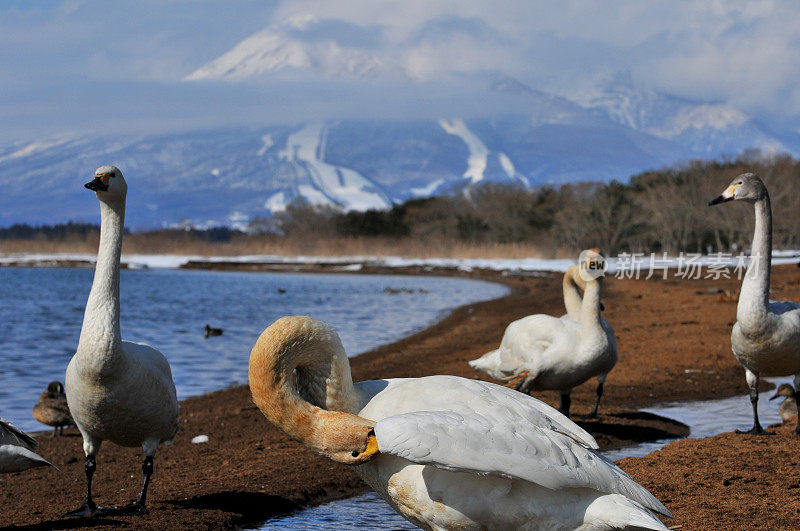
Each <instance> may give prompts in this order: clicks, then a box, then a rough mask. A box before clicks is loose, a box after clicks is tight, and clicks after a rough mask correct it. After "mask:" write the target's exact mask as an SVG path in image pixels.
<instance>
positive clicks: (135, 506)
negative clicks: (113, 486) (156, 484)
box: [103, 455, 153, 516]
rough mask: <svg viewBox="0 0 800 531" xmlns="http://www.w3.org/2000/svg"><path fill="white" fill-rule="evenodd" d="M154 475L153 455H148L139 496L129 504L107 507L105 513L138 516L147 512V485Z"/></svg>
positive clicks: (145, 460)
mask: <svg viewBox="0 0 800 531" xmlns="http://www.w3.org/2000/svg"><path fill="white" fill-rule="evenodd" d="M152 475H153V456H152V455H148V456H146V457H145V458H144V462H143V463H142V490H141V492H140V493H139V498H138V499H137V500H136V501H135V502H133V503H131V504H128V505H122V506H119V507H114V508H113V509H107V510H106V511H104V513H103V514H125V515H131V516H138V515H141V514H146V513H147V507H145V502H146V501H147V487H148V485H150V476H152Z"/></svg>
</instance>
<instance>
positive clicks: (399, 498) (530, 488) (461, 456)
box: [249, 317, 669, 529]
mask: <svg viewBox="0 0 800 531" xmlns="http://www.w3.org/2000/svg"><path fill="white" fill-rule="evenodd" d="M249 380H250V390H251V392H252V393H253V400H254V401H255V403H256V405H257V406H258V408H259V409H260V410H261V411H262V412H263V413H264V415H265V416H266V417H267V418H268V419H269V420H270V421H271V422H273V423H274V424H275V425H277V426H278V427H279V428H280V429H282V430H283V431H285V432H286V433H287V434H288V435H289V436H291V437H292V438H294V439H296V440H299V441H300V442H302V443H303V444H305V445H306V446H308V447H309V448H311V449H312V450H314V451H316V452H318V453H320V454H322V455H325V456H327V457H330V458H331V459H333V460H335V461H338V462H340V463H345V464H348V465H356V466H355V470H356V472H357V473H358V474H359V475H360V476H361V477H362V479H363V480H364V481H365V482H367V483H368V484H369V485H370V486H371V487H372V488H373V489H375V490H376V491H377V492H378V493H379V494H380V495H381V496H382V497H383V498H384V499H385V500H386V501H387V502H388V503H389V504H390V505H391V506H392V507H393V508H394V509H395V510H396V511H397V512H398V513H400V514H401V515H402V516H403V517H405V518H406V519H407V520H409V521H411V522H412V523H414V524H416V525H418V526H420V527H423V528H426V529H482V528H492V529H495V528H496V529H518V528H526V529H533V528H536V529H538V528H547V529H576V528H581V529H584V528H585V529H618V528H624V527H638V528H645V529H666V527H664V525H663V524H662V523H661V521H660V520H659V519H658V518H657V517H656V515H655V513H661V514H664V515H669V512H668V511H667V509H666V508H665V507H664V506H663V505H662V504H661V503H660V502H659V501H658V500H657V499H656V498H654V497H653V496H652V495H651V494H650V493H649V492H647V490H645V489H644V487H642V486H641V485H639V484H637V483H636V482H635V481H633V480H632V479H631V478H630V476H628V475H627V474H626V473H625V472H623V471H622V470H620V469H619V468H618V467H617V466H616V465H614V463H612V462H611V461H609V460H608V459H606V458H604V457H603V456H602V455H600V454H599V453H598V452H597V451H596V448H597V443H596V442H595V440H594V439H593V438H592V436H591V435H589V434H588V433H586V432H585V431H584V430H582V429H581V428H580V427H578V426H577V425H575V424H574V423H573V422H572V421H570V420H569V419H568V418H566V417H565V416H563V415H561V414H560V413H559V412H558V411H556V410H555V409H553V408H551V407H550V406H548V405H546V404H544V403H542V402H540V401H539V400H536V399H534V398H532V397H529V396H525V395H522V394H520V393H517V392H514V391H512V390H511V389H507V388H505V387H502V386H499V385H496V384H492V383H488V382H481V381H476V380H469V379H466V378H458V377H455V376H428V377H425V378H398V379H391V380H376V381H367V382H359V383H356V384H354V383H353V381H352V379H351V376H350V363H349V361H348V359H347V355H346V354H345V351H344V348H343V347H342V344H341V341H340V340H339V336H338V335H337V334H336V332H335V331H334V330H333V328H331V327H330V326H328V325H327V324H325V323H323V322H320V321H317V320H314V319H312V318H310V317H283V318H281V319H279V320H278V321H276V322H275V323H273V324H272V325H271V326H269V327H268V328H267V329H266V330H264V332H263V333H262V334H261V336H260V337H259V338H258V341H257V342H256V344H255V346H254V347H253V350H252V352H251V354H250V369H249ZM581 526H584V527H581Z"/></svg>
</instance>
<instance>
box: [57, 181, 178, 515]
mask: <svg viewBox="0 0 800 531" xmlns="http://www.w3.org/2000/svg"><path fill="white" fill-rule="evenodd" d="M86 188H88V189H89V190H93V191H95V192H96V193H97V199H98V200H99V201H100V219H101V225H100V249H99V251H98V253H97V266H96V268H95V273H94V281H93V282H92V289H91V292H90V293H89V300H88V302H87V303H86V313H85V314H84V318H83V327H82V328H81V335H80V339H79V340H78V349H77V351H76V352H75V355H74V356H73V357H72V360H71V361H70V362H69V366H68V367H67V376H66V387H67V401H68V403H69V409H70V411H71V412H72V417H73V418H74V420H75V423H76V424H77V426H78V429H79V430H80V432H81V435H82V436H83V450H84V453H85V454H86V461H85V465H84V470H85V472H86V498H85V500H84V503H83V505H82V506H81V507H79V508H78V509H76V510H75V511H72V512H70V513H67V514H66V515H65V516H91V515H93V514H97V513H104V514H107V513H109V512H114V513H126V514H142V513H144V512H146V509H145V499H146V497H147V486H148V484H149V483H150V477H151V475H152V474H153V457H154V456H155V453H156V448H157V447H158V445H159V444H160V443H162V442H165V441H170V440H172V438H173V437H174V436H175V434H176V433H177V431H178V401H177V398H176V394H175V384H174V383H173V381H172V372H171V371H170V367H169V363H168V362H167V359H166V358H165V357H164V355H163V354H161V352H159V351H158V350H156V349H155V348H153V347H151V346H150V345H145V344H143V343H131V342H129V341H123V340H122V337H121V334H120V324H119V313H120V300H119V269H120V268H119V260H120V253H121V250H122V227H123V224H124V220H125V196H126V193H127V189H128V187H127V184H126V183H125V179H124V178H123V177H122V172H120V171H119V169H117V168H115V167H114V166H102V167H100V168H98V169H97V171H96V172H95V177H94V180H93V181H91V182H89V183H87V184H86ZM104 440H109V441H111V442H113V443H116V444H119V445H120V446H141V447H142V449H143V450H144V455H145V458H144V463H143V464H142V473H143V476H144V481H143V483H142V490H141V493H140V494H139V498H138V499H137V501H136V502H135V503H133V504H131V505H128V506H125V507H116V508H114V509H106V508H100V507H97V506H96V505H95V503H94V501H93V500H92V475H93V474H94V471H95V468H96V464H95V457H96V456H97V452H98V451H99V450H100V445H101V444H102V442H103V441H104Z"/></svg>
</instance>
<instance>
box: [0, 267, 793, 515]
mask: <svg viewBox="0 0 800 531" xmlns="http://www.w3.org/2000/svg"><path fill="white" fill-rule="evenodd" d="M376 272H377V271H376ZM392 272H399V271H396V270H393V271H392ZM407 272H409V273H413V272H416V271H407ZM426 273H430V272H429V271H427V272H426ZM463 274H464V275H465V276H474V277H476V278H483V279H488V280H491V279H494V280H498V281H502V282H505V283H506V284H508V285H509V286H510V287H511V293H510V294H509V295H508V296H506V297H504V298H501V299H498V300H494V301H488V302H483V303H477V304H471V305H467V306H465V307H462V308H459V309H457V310H456V311H454V312H453V313H452V314H451V315H449V316H448V317H447V318H445V319H444V320H443V321H441V322H440V323H437V324H436V325H435V326H433V327H431V328H429V329H427V330H424V331H422V332H420V333H418V334H416V335H414V336H411V337H408V338H405V339H403V340H401V341H398V342H397V343H394V344H392V345H388V346H384V347H381V348H378V349H376V350H374V351H372V352H369V353H366V354H363V355H361V356H359V357H357V358H354V359H353V360H352V367H353V376H354V379H356V380H364V379H373V378H385V377H398V376H423V375H427V374H437V373H445V374H457V375H460V376H465V377H470V378H479V377H481V374H479V373H478V372H477V371H474V370H472V369H471V368H470V367H469V366H467V364H466V361H467V360H469V359H473V358H475V357H477V356H478V355H480V354H482V353H484V352H485V351H487V350H490V349H492V348H495V347H496V345H497V344H498V342H499V340H500V337H501V336H502V333H503V329H504V327H505V325H506V324H508V323H509V322H510V321H512V320H514V319H517V318H519V317H522V316H524V315H528V314H531V313H550V314H559V315H560V314H561V313H563V303H562V302H561V291H560V280H559V278H560V276H559V275H547V276H544V277H504V276H502V275H500V274H497V273H491V272H472V273H463ZM738 287H739V281H737V280H735V279H733V280H721V281H711V280H692V281H689V280H679V279H670V280H666V281H664V280H649V281H644V280H638V281H635V280H624V281H623V280H616V279H613V278H611V279H609V280H608V281H607V282H606V290H605V296H604V300H605V303H606V308H607V310H606V313H605V317H606V319H608V320H609V321H610V322H611V323H612V324H613V325H614V327H615V330H616V332H617V340H618V342H619V348H620V362H619V364H618V365H617V367H616V369H615V370H614V371H613V372H612V373H611V374H610V376H609V379H608V382H607V383H606V394H605V396H604V407H602V408H601V409H602V410H603V411H604V412H605V413H606V414H605V415H603V416H602V417H601V419H600V421H599V422H594V423H592V424H589V425H585V427H586V428H587V429H589V430H590V431H591V432H592V433H593V434H595V436H596V437H597V438H598V441H599V442H600V443H601V444H602V445H604V446H606V447H608V446H615V445H621V444H626V443H629V442H632V441H635V440H641V439H642V438H647V439H651V438H664V437H667V436H669V435H670V434H672V435H674V436H676V435H682V434H685V428H684V427H682V426H681V425H678V424H676V423H671V422H667V421H665V420H663V419H660V418H652V417H651V416H648V415H645V414H639V413H636V408H637V407H641V406H643V405H646V404H652V403H654V402H662V401H673V400H695V399H705V398H720V397H724V396H731V395H736V394H743V393H745V392H746V387H745V384H744V378H743V371H742V369H741V367H740V366H739V365H738V363H737V362H736V360H735V359H734V358H733V356H732V354H731V353H730V343H729V335H730V326H731V324H732V323H733V321H734V319H735V311H736V304H735V296H736V290H738ZM718 290H722V292H718ZM725 290H727V293H726V291H725ZM773 297H774V298H777V299H784V298H785V299H800V270H798V269H797V268H796V267H779V268H775V273H774V277H773ZM268 324H269V323H264V325H265V326H266V325H268ZM247 354H248V353H243V354H242V359H243V363H246V362H247V361H246V360H247ZM594 387H595V384H594V382H589V383H587V384H585V385H583V386H581V387H580V388H578V389H576V390H575V392H574V393H573V411H574V412H576V413H581V412H587V411H588V410H589V409H590V407H591V404H592V401H593V398H594ZM537 396H539V397H540V398H543V399H544V400H546V401H548V402H550V403H551V404H556V402H557V396H556V394H555V393H541V394H539V395H537ZM743 407H748V405H747V404H746V402H745V403H743ZM181 426H182V431H181V432H180V434H179V435H178V437H177V439H176V441H175V444H173V445H171V446H167V447H162V448H161V449H160V450H159V454H158V455H157V457H156V472H155V476H154V481H153V483H152V485H151V491H150V496H149V500H148V502H149V508H150V512H149V514H147V515H145V516H142V517H115V518H111V519H93V520H62V519H60V518H59V516H60V514H61V513H63V512H65V511H66V510H69V509H72V508H74V507H76V506H77V505H78V504H79V503H80V501H81V498H82V492H83V482H84V480H83V455H82V451H81V449H80V437H79V436H77V433H76V431H75V430H71V431H70V436H68V437H64V438H61V439H54V440H52V439H48V438H41V439H40V440H41V441H42V446H41V452H40V453H41V454H42V455H43V456H44V457H46V458H48V459H50V460H51V461H52V462H53V463H54V464H55V465H57V466H59V467H60V468H61V471H60V472H57V471H55V470H49V469H48V470H44V469H38V470H32V471H28V472H25V473H21V474H7V475H3V476H0V523H2V525H6V526H15V527H16V528H23V529H25V528H31V529H51V528H57V529H58V528H73V527H80V526H92V527H110V526H122V527H136V528H150V529H165V528H169V529H180V528H191V529H198V528H215V529H216V528H230V527H235V526H237V525H242V524H246V523H254V522H258V521H261V520H263V519H264V518H266V517H268V516H270V515H274V514H277V513H280V512H284V511H287V510H291V509H293V508H296V507H298V506H302V505H307V504H314V503H319V502H321V501H324V500H327V499H331V498H337V497H343V496H347V495H351V494H354V493H356V492H360V491H362V490H363V489H364V488H365V487H364V485H363V484H362V483H361V482H360V480H359V479H358V478H357V477H356V475H355V474H354V473H353V472H352V471H350V470H348V469H347V468H346V467H344V466H343V465H338V464H335V463H333V462H331V461H329V460H327V459H323V458H320V457H317V456H315V455H313V454H311V453H310V452H309V451H307V450H306V449H304V448H303V447H302V446H300V445H299V444H297V443H294V442H292V441H290V440H288V439H287V438H286V437H285V436H284V435H283V434H282V433H280V432H279V431H278V430H277V429H275V428H273V427H272V426H271V425H270V424H269V423H268V422H267V421H266V420H265V419H264V418H263V417H262V415H261V414H260V412H259V411H258V410H256V409H255V408H254V406H253V405H252V403H251V401H250V397H249V392H248V390H247V388H245V387H240V388H235V389H228V390H224V391H219V392H216V393H211V394H209V395H205V396H202V397H197V398H193V399H189V400H186V401H184V402H183V403H182V404H181ZM198 434H207V435H208V436H209V438H210V441H209V442H208V443H206V444H199V445H198V444H191V443H190V440H191V438H192V437H194V436H195V435H198ZM757 441H764V442H757ZM799 458H800V438H794V437H793V436H790V435H789V433H788V432H787V430H786V429H781V430H779V431H778V435H774V436H764V437H756V438H754V437H748V436H735V435H733V434H725V435H721V436H718V437H714V438H710V439H702V440H684V441H679V442H676V443H673V444H671V445H668V446H667V447H666V448H665V449H663V450H661V451H660V452H656V453H654V454H651V455H650V456H647V457H645V458H639V459H626V460H624V461H622V466H623V468H624V469H626V470H628V471H629V472H630V473H631V474H632V475H633V477H634V479H636V480H638V481H640V482H642V483H643V484H645V485H646V486H647V487H648V488H650V489H651V490H652V492H653V493H654V494H655V495H656V496H658V497H659V498H660V499H662V501H664V502H665V504H666V505H667V506H668V507H669V508H670V509H672V510H673V512H674V513H675V515H676V519H675V521H673V522H671V523H670V525H683V526H684V528H686V529H701V528H709V527H723V528H740V527H748V526H755V527H758V526H761V527H767V528H775V527H778V528H786V527H795V528H796V527H798V526H800V512H799V511H800V508H798V501H797V499H798V496H797V492H798V491H797V486H796V484H797V481H796V479H795V478H796V473H797V470H798V468H797V462H798V459H799ZM140 461H141V454H140V450H136V449H123V448H119V447H117V446H115V445H113V444H106V445H105V446H104V447H103V449H102V451H101V452H100V455H99V458H98V469H97V473H96V475H95V496H96V500H97V501H98V502H99V503H101V504H109V505H111V504H117V503H122V502H127V501H129V500H132V499H133V498H135V495H136V493H137V492H138V489H139V482H140V472H139V470H140ZM743 485H744V486H743ZM792 485H795V486H794V487H792ZM716 498H725V503H715V500H716ZM702 500H705V501H702ZM726 507H730V508H731V509H727V510H726V509H725V508H726ZM734 509H735V510H734ZM723 517H724V518H723ZM771 523H775V525H774V526H773V525H771Z"/></svg>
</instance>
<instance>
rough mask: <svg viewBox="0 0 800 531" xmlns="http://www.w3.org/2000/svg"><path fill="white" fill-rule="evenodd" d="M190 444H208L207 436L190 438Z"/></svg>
mask: <svg viewBox="0 0 800 531" xmlns="http://www.w3.org/2000/svg"><path fill="white" fill-rule="evenodd" d="M192 442H193V443H194V444H202V443H207V442H208V435H198V436H197V437H192Z"/></svg>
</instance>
